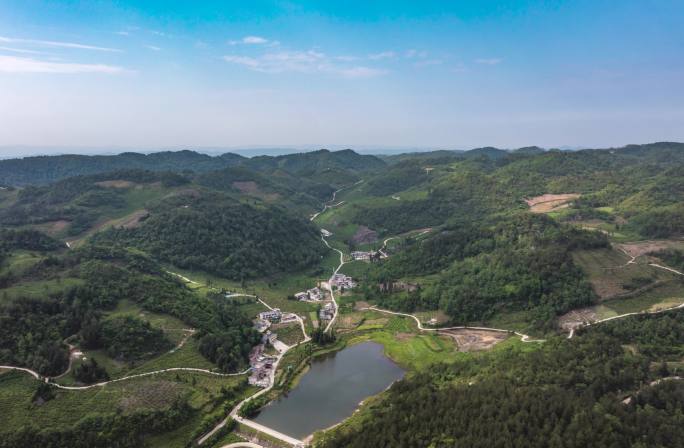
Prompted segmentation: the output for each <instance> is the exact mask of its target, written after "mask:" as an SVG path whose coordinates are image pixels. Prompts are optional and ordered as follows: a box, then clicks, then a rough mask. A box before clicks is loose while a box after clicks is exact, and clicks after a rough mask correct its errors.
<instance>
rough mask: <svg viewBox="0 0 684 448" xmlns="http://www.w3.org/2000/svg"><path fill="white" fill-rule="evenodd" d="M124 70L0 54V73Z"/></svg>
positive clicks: (115, 67) (64, 72) (115, 72)
mask: <svg viewBox="0 0 684 448" xmlns="http://www.w3.org/2000/svg"><path fill="white" fill-rule="evenodd" d="M126 71H127V70H126V69H124V68H122V67H117V66H113V65H104V64H78V63H70V62H50V61H41V60H37V59H32V58H21V57H16V56H2V55H0V73H61V74H75V73H105V74H118V73H124V72H126Z"/></svg>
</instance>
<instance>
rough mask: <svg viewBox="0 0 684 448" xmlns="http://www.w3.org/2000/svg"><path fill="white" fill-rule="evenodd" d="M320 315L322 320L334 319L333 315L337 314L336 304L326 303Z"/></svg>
mask: <svg viewBox="0 0 684 448" xmlns="http://www.w3.org/2000/svg"><path fill="white" fill-rule="evenodd" d="M318 316H319V317H320V318H321V320H330V319H332V318H333V316H335V305H334V304H333V303H332V302H330V303H326V304H325V306H324V307H323V308H321V311H320V312H319V313H318Z"/></svg>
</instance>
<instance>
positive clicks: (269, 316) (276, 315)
mask: <svg viewBox="0 0 684 448" xmlns="http://www.w3.org/2000/svg"><path fill="white" fill-rule="evenodd" d="M282 316H283V313H281V312H280V310H279V309H278V308H273V309H272V310H268V311H263V312H261V313H259V319H261V320H267V321H269V322H278V321H279V320H280V318H281V317H282Z"/></svg>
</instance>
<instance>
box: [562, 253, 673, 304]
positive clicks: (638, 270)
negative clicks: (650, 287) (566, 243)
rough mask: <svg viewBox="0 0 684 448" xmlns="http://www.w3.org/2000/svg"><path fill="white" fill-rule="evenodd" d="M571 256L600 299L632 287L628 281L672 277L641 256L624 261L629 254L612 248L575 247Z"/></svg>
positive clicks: (656, 280)
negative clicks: (581, 248) (582, 248)
mask: <svg viewBox="0 0 684 448" xmlns="http://www.w3.org/2000/svg"><path fill="white" fill-rule="evenodd" d="M572 257H573V260H574V262H575V263H576V264H577V265H578V266H579V267H580V269H582V271H583V272H584V273H585V274H586V275H587V277H588V278H589V282H590V283H591V285H592V287H593V288H594V291H595V292H596V294H597V295H598V296H599V298H601V299H608V298H611V297H614V296H617V295H622V294H626V293H629V292H630V291H631V290H633V289H635V288H634V287H633V286H632V287H631V288H630V284H634V283H638V282H639V281H640V280H643V279H646V280H647V281H650V282H663V281H669V280H673V279H674V278H675V276H674V275H673V274H672V273H670V272H667V271H665V270H663V269H658V268H654V267H652V266H649V265H648V264H647V260H645V259H642V258H637V260H636V263H631V264H627V263H628V262H629V261H630V259H631V257H629V256H627V255H626V254H624V253H623V252H621V251H619V250H616V249H595V250H582V251H575V252H573V254H572Z"/></svg>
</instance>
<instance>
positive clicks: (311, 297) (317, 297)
mask: <svg viewBox="0 0 684 448" xmlns="http://www.w3.org/2000/svg"><path fill="white" fill-rule="evenodd" d="M295 297H296V298H297V300H300V301H302V302H320V301H321V300H323V291H321V289H320V288H319V287H315V288H311V289H307V290H306V292H298V293H297V294H295Z"/></svg>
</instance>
